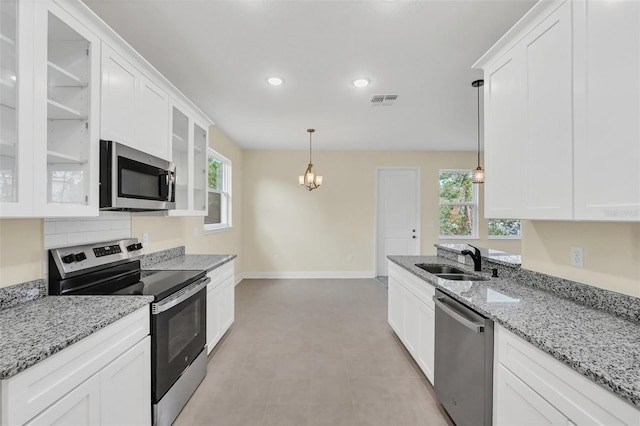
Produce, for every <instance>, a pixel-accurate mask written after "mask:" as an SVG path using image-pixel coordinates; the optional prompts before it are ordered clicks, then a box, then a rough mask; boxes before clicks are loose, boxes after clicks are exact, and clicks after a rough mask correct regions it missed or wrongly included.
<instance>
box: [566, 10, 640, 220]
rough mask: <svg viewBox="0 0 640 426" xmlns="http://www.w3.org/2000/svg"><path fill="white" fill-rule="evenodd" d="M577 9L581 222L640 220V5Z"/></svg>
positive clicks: (578, 203) (578, 201)
mask: <svg viewBox="0 0 640 426" xmlns="http://www.w3.org/2000/svg"><path fill="white" fill-rule="evenodd" d="M574 9H575V11H574V27H575V28H576V44H575V52H576V54H575V59H576V70H577V78H576V84H575V93H576V116H575V119H576V122H575V124H576V127H575V142H574V143H575V159H576V162H575V208H576V211H575V218H576V219H578V220H597V221H640V2H637V1H609V2H605V1H588V2H586V3H584V2H576V3H575V4H574Z"/></svg>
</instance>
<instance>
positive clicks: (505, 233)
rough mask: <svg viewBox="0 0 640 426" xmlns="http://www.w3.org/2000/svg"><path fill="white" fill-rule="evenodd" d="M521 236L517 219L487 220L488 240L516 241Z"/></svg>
mask: <svg viewBox="0 0 640 426" xmlns="http://www.w3.org/2000/svg"><path fill="white" fill-rule="evenodd" d="M521 236H522V233H521V229H520V221H519V220H517V219H489V238H490V239H500V238H504V239H509V238H512V239H518V238H520V237H521Z"/></svg>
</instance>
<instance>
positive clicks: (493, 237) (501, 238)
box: [487, 218, 522, 240]
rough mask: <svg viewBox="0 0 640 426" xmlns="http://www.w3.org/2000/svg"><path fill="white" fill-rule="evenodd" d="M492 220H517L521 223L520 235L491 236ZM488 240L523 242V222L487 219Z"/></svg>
mask: <svg viewBox="0 0 640 426" xmlns="http://www.w3.org/2000/svg"><path fill="white" fill-rule="evenodd" d="M492 220H517V221H518V222H520V235H491V234H490V233H489V229H491V228H490V226H489V222H491V221H492ZM487 239H488V240H521V239H522V220H520V219H496V218H492V219H487Z"/></svg>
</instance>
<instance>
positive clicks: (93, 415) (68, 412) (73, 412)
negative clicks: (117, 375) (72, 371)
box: [27, 374, 100, 426]
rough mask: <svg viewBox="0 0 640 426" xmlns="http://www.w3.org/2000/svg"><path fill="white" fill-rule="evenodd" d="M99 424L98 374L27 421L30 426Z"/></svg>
mask: <svg viewBox="0 0 640 426" xmlns="http://www.w3.org/2000/svg"><path fill="white" fill-rule="evenodd" d="M97 424H100V377H99V376H98V375H97V374H96V375H94V376H92V377H91V378H90V379H89V380H87V381H86V382H84V383H83V384H81V385H80V386H78V387H77V388H75V389H74V390H72V391H71V392H69V393H68V394H66V395H65V396H64V397H62V398H60V399H59V400H58V401H56V402H55V403H53V404H52V405H51V406H50V407H49V408H47V409H46V410H44V411H43V412H42V413H41V414H40V415H39V416H37V417H36V418H35V419H33V420H32V421H30V422H28V423H27V425H29V426H32V425H33V426H40V425H97Z"/></svg>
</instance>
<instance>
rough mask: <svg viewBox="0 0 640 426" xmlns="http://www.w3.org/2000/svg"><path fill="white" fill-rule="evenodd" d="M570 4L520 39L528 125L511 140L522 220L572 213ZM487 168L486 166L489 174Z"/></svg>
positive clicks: (564, 217)
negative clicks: (517, 158) (516, 154)
mask: <svg viewBox="0 0 640 426" xmlns="http://www.w3.org/2000/svg"><path fill="white" fill-rule="evenodd" d="M570 3H571V2H569V1H566V2H565V3H564V4H562V5H561V6H560V7H559V8H558V9H556V10H555V11H554V12H553V13H552V14H551V15H549V16H548V17H547V18H546V19H544V20H543V21H542V22H541V23H540V24H538V25H537V26H536V27H535V28H534V29H533V31H531V32H530V33H529V34H528V35H527V36H526V37H525V38H524V39H523V40H522V42H521V45H522V49H524V55H525V63H526V74H525V76H526V77H525V78H526V82H525V90H526V94H525V98H526V111H527V127H526V130H525V129H523V130H524V131H523V134H522V135H521V136H520V138H518V139H513V140H512V141H511V143H519V142H520V141H521V142H522V144H523V152H522V155H523V157H522V168H521V174H522V189H521V192H522V196H523V207H524V211H523V214H522V215H521V217H522V218H523V219H555V220H570V219H572V217H573V199H572V195H573V167H572V164H573V140H572V138H573V125H572V123H573V88H572V83H573V67H572V43H571V40H572V36H571V4H570ZM500 125H505V123H504V122H502V121H501V122H500ZM490 170H491V169H490V168H489V167H487V173H489V172H490Z"/></svg>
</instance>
